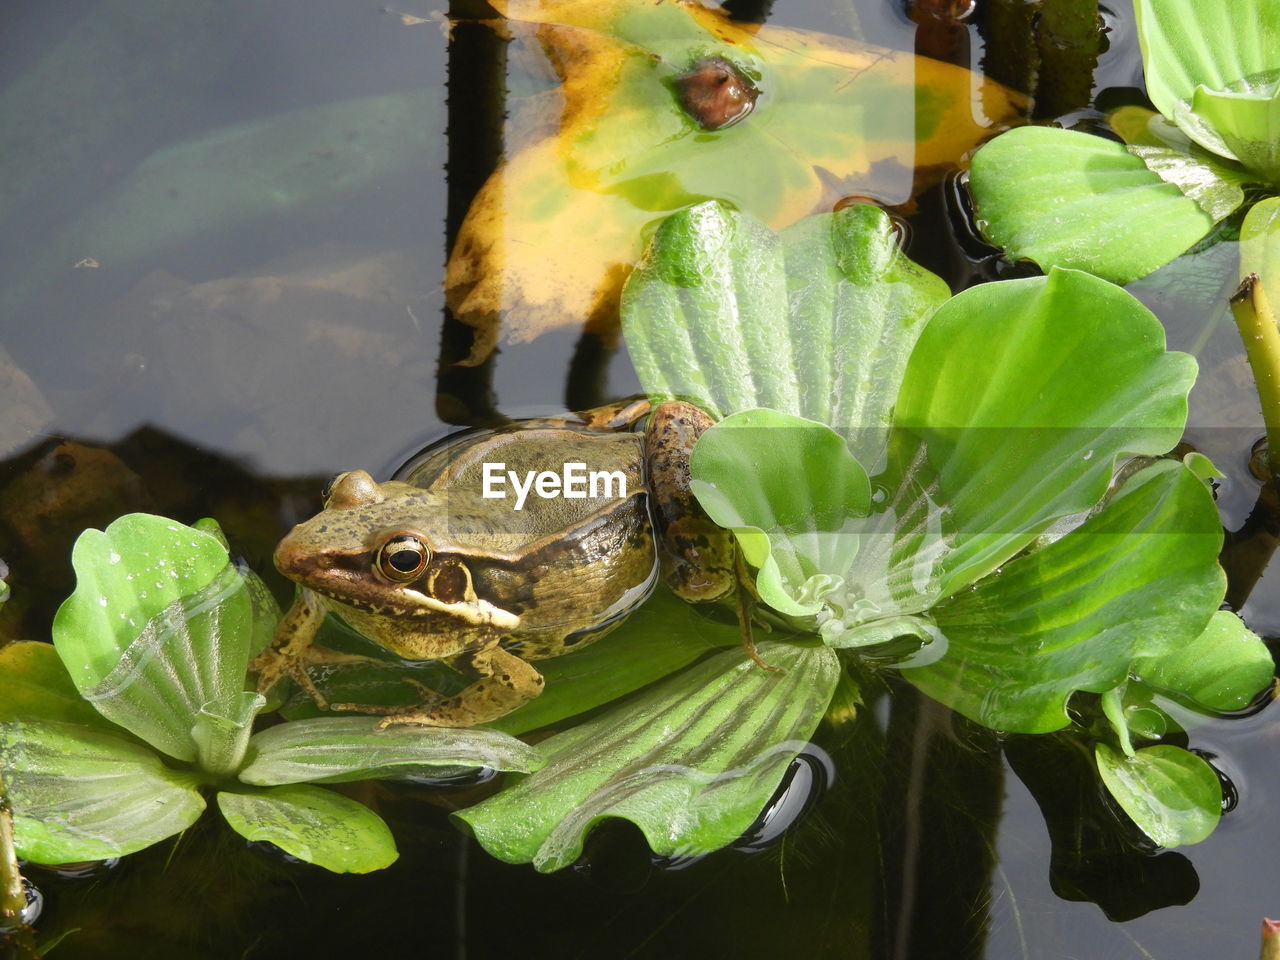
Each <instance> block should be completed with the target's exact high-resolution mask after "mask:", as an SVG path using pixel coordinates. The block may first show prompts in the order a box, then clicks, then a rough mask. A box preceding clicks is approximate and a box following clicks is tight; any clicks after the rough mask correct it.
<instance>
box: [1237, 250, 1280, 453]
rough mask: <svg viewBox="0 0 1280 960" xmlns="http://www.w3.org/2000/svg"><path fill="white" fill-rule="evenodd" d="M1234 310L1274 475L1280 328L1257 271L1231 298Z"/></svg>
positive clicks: (1279, 443) (1278, 446)
mask: <svg viewBox="0 0 1280 960" xmlns="http://www.w3.org/2000/svg"><path fill="white" fill-rule="evenodd" d="M1231 312H1232V314H1233V315H1234V316H1235V318H1236V326H1237V327H1239V328H1240V337H1241V339H1242V340H1244V349H1245V353H1246V355H1247V356H1248V358H1249V366H1250V367H1252V368H1253V379H1254V382H1255V383H1256V384H1257V388H1258V399H1259V400H1260V401H1261V402H1262V420H1263V422H1264V423H1265V424H1266V427H1267V462H1268V464H1269V465H1270V467H1271V471H1272V473H1273V474H1277V473H1280V328H1277V326H1276V315H1275V312H1274V311H1273V310H1272V307H1271V303H1270V301H1269V300H1268V299H1267V294H1266V291H1265V289H1264V288H1263V286H1262V281H1261V280H1259V279H1258V275H1257V274H1256V273H1251V274H1249V276H1247V277H1245V278H1244V283H1242V284H1240V289H1239V290H1237V291H1236V294H1235V296H1233V297H1232V298H1231Z"/></svg>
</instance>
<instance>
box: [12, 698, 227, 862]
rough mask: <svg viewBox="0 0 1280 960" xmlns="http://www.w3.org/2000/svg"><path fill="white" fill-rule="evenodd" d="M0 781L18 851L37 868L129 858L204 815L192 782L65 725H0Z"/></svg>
mask: <svg viewBox="0 0 1280 960" xmlns="http://www.w3.org/2000/svg"><path fill="white" fill-rule="evenodd" d="M0 783H3V784H4V788H5V791H6V792H7V794H8V798H9V802H10V804H11V805H12V807H13V824H14V834H15V838H16V844H17V848H18V853H19V855H20V856H23V857H26V858H27V859H29V860H34V861H35V862H37V863H71V862H75V861H79V860H105V859H107V858H108V857H118V856H123V855H124V854H126V853H133V852H134V851H135V850H141V849H143V848H144V847H149V846H150V845H151V844H153V843H156V842H157V841H159V840H163V839H164V838H165V837H171V836H173V835H174V834H175V833H178V832H180V831H182V830H185V829H186V828H187V827H189V826H190V825H191V824H192V823H194V822H195V820H196V818H197V817H199V816H200V813H201V811H203V810H204V800H203V799H202V798H201V797H200V794H199V792H198V791H197V790H196V789H195V787H194V784H193V783H192V781H191V779H190V777H189V776H187V775H184V774H181V773H178V772H177V771H174V770H169V769H168V768H166V767H165V766H164V765H163V764H162V763H161V762H160V759H159V758H158V757H157V756H156V755H155V754H154V753H152V752H151V751H150V750H148V749H147V748H146V747H144V746H142V745H141V744H138V743H135V742H134V741H132V740H128V739H126V738H124V737H121V736H116V735H115V734H112V733H107V732H105V731H104V730H102V729H101V728H99V727H86V726H81V725H78V724H71V723H53V722H31V723H3V724H0Z"/></svg>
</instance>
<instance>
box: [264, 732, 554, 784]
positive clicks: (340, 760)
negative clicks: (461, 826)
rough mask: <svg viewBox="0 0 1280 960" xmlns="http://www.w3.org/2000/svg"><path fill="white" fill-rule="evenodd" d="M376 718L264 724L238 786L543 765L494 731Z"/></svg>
mask: <svg viewBox="0 0 1280 960" xmlns="http://www.w3.org/2000/svg"><path fill="white" fill-rule="evenodd" d="M379 722H380V721H379V718H377V717H315V718H313V719H311V720H295V721H292V722H290V723H282V724H279V725H278V726H274V727H268V728H267V729H266V730H263V731H262V732H260V733H257V734H255V735H254V737H253V739H252V740H251V741H250V742H249V746H250V749H251V750H252V751H253V753H252V756H253V759H252V760H251V761H250V762H249V764H248V765H247V766H245V768H244V769H243V770H241V771H240V774H239V778H240V780H241V781H242V782H244V783H252V784H258V785H262V786H270V785H274V784H280V783H301V782H303V781H308V782H311V783H342V782H344V781H348V780H369V779H375V778H379V777H394V776H404V775H410V774H425V775H428V776H429V775H432V774H433V773H438V772H439V771H438V769H435V768H440V767H449V768H454V769H456V768H459V767H490V768H492V769H494V770H514V771H518V772H520V773H529V772H531V771H533V770H536V769H538V768H539V767H540V766H542V758H541V757H540V756H539V755H538V751H537V750H535V749H534V748H533V747H530V746H528V745H527V744H524V743H521V742H520V741H519V740H517V739H515V738H514V737H511V736H508V735H507V734H505V733H499V732H497V731H496V730H483V729H475V730H471V729H450V728H444V727H418V726H391V727H387V728H386V729H385V730H379V729H378V723H379Z"/></svg>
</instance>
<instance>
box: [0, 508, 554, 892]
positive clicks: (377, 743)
mask: <svg viewBox="0 0 1280 960" xmlns="http://www.w3.org/2000/svg"><path fill="white" fill-rule="evenodd" d="M72 563H73V565H74V566H75V569H76V577H77V584H76V590H75V593H73V594H72V596H71V597H70V598H69V599H68V600H67V602H66V603H64V604H63V606H62V608H61V609H60V610H59V611H58V615H57V617H56V619H55V621H54V645H53V646H50V645H49V644H45V643H36V642H23V643H15V644H11V645H9V646H7V647H5V648H4V649H3V650H0V665H2V666H3V669H0V781H2V782H3V783H4V784H5V788H6V790H7V792H8V798H9V801H10V803H11V805H12V809H13V818H14V833H15V840H16V847H17V850H18V852H19V854H20V855H21V856H23V857H25V858H27V859H29V860H33V861H35V862H37V863H62V862H71V861H79V860H101V859H106V858H108V857H113V856H119V855H122V854H126V853H131V852H134V851H136V850H140V849H142V848H144V847H147V846H150V845H151V844H153V843H156V842H158V841H160V840H163V839H165V838H167V837H171V836H173V835H174V834H177V833H180V832H181V831H183V830H185V829H186V828H187V827H189V826H190V825H191V824H192V823H194V822H195V820H196V818H197V817H199V816H200V814H201V813H202V811H203V810H204V808H205V797H204V793H205V791H206V790H213V791H215V792H216V800H217V804H218V807H219V809H220V810H221V811H222V813H223V815H224V816H225V817H226V819H227V821H228V822H229V823H230V824H231V826H232V828H233V829H235V830H236V831H237V832H239V833H241V834H242V835H244V836H245V837H247V838H248V839H250V840H269V841H271V842H272V843H274V844H276V845H277V846H279V847H281V848H282V849H284V850H285V851H287V852H288V853H290V854H292V855H294V856H296V857H298V858H300V859H303V860H307V861H310V862H312V863H316V864H319V865H320V866H323V867H325V868H327V869H329V870H333V871H337V872H356V873H363V872H366V871H369V870H375V869H378V868H380V867H385V866H387V865H388V864H389V863H391V862H392V861H393V860H395V858H396V849H395V843H394V841H393V840H392V838H391V834H390V831H389V830H388V828H387V826H386V824H385V823H383V821H382V820H381V818H379V817H378V816H377V814H375V813H374V812H373V811H372V810H370V809H369V808H368V807H366V806H364V805H363V804H361V803H358V802H356V801H355V800H352V799H350V798H349V797H346V796H344V795H342V794H340V793H337V792H334V791H332V790H328V789H325V788H323V787H319V786H314V785H312V784H315V783H336V782H341V781H344V780H354V779H367V778H371V777H388V776H397V775H405V774H423V773H430V772H432V771H436V772H439V771H440V769H441V768H445V769H447V770H456V769H457V768H458V767H459V766H462V767H468V768H471V767H476V766H488V767H493V768H496V769H502V770H523V771H527V770H532V769H534V768H535V767H536V766H537V764H538V756H537V754H536V753H535V752H534V751H533V750H532V749H531V748H529V747H527V746H525V745H524V744H522V743H520V742H519V741H517V740H514V739H512V738H511V737H508V736H506V735H504V734H501V733H497V732H496V731H487V730H457V731H455V730H449V731H442V730H423V729H414V728H395V729H391V730H377V729H376V727H377V720H376V719H375V718H369V717H332V718H319V719H312V720H302V721H297V722H291V723H284V724H280V725H278V726H274V727H269V728H267V729H265V730H261V731H259V732H258V733H256V734H255V733H253V731H252V723H253V720H254V718H255V716H256V715H257V714H258V713H259V712H261V711H262V710H263V709H264V707H265V706H266V701H265V700H264V698H263V697H261V696H259V695H258V694H256V693H253V692H251V691H250V690H247V689H246V682H245V680H246V677H245V674H246V669H247V665H248V662H249V658H250V657H251V655H252V654H253V653H255V652H256V651H257V650H258V649H260V648H261V647H262V646H263V644H265V642H266V641H267V640H268V639H269V637H270V635H271V631H272V630H273V628H274V626H275V623H276V621H277V620H278V619H279V609H278V608H277V606H276V604H275V601H274V600H273V599H272V598H271V596H270V594H269V593H267V591H266V588H265V587H264V586H263V585H262V582H261V581H260V580H259V579H258V578H257V576H256V575H255V574H253V573H252V572H251V571H249V570H247V569H245V568H244V567H242V566H239V565H237V564H235V563H233V562H232V561H231V559H230V557H229V556H228V554H227V547H226V542H225V540H224V539H222V534H221V531H220V530H219V529H218V527H217V524H215V523H214V522H213V521H201V522H200V523H199V524H197V525H196V526H195V527H188V526H184V525H182V524H179V523H176V522H174V521H172V520H167V519H165V518H163V517H156V516H150V515H147V514H130V515H128V516H125V517H121V518H120V519H118V520H116V521H115V522H113V523H112V524H111V525H110V526H109V527H107V529H106V531H105V532H104V531H98V530H87V531H85V533H84V534H82V535H81V537H80V539H79V540H77V542H76V546H75V550H74V552H73V555H72Z"/></svg>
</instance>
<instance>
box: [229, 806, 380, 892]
mask: <svg viewBox="0 0 1280 960" xmlns="http://www.w3.org/2000/svg"><path fill="white" fill-rule="evenodd" d="M218 809H220V810H221V811H222V815H223V816H224V817H226V818H227V823H229V824H231V828H232V829H233V830H235V832H236V833H238V834H240V835H241V836H242V837H244V838H245V839H246V840H251V841H254V842H262V841H266V842H267V843H273V844H275V845H276V846H277V847H279V848H280V849H281V850H283V851H284V852H285V853H287V854H289V855H290V856H294V857H297V858H298V859H299V860H305V861H306V862H307V863H314V864H315V865H316V866H318V867H324V868H325V869H326V870H331V871H333V872H334V873H369V872H370V871H371V870H381V869H382V868H383V867H389V866H390V865H391V864H393V863H395V860H396V857H398V856H399V853H398V852H397V851H396V844H395V840H394V839H392V836H391V831H390V830H389V829H388V828H387V825H386V823H384V822H383V820H382V818H381V817H379V816H378V815H377V814H376V813H374V812H373V811H372V810H370V809H369V808H368V807H366V806H365V805H364V804H362V803H359V802H357V801H355V800H352V799H350V798H349V797H344V796H343V795H342V794H340V793H334V792H333V791H332V790H326V789H325V788H324V787H311V786H306V785H304V784H291V785H289V786H284V787H271V788H270V789H266V790H255V791H252V792H250V791H249V790H248V789H246V790H245V791H244V792H236V793H232V792H229V791H225V790H224V791H222V792H221V793H219V794H218Z"/></svg>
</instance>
